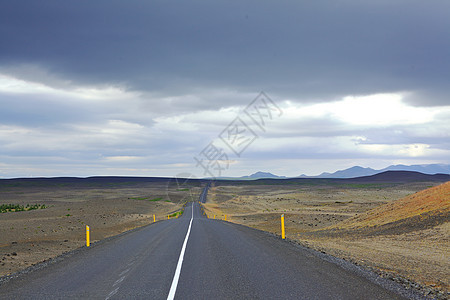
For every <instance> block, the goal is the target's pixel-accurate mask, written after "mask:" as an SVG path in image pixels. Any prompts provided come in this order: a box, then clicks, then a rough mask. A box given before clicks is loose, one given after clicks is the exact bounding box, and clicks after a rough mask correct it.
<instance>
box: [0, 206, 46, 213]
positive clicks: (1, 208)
mask: <svg viewBox="0 0 450 300" xmlns="http://www.w3.org/2000/svg"><path fill="white" fill-rule="evenodd" d="M44 208H47V206H45V204H31V205H30V204H27V205H25V206H24V205H20V204H1V205H0V213H7V212H19V211H28V210H34V209H44Z"/></svg>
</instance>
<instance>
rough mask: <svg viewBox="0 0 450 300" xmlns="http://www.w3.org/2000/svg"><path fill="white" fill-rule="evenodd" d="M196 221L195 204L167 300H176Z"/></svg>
mask: <svg viewBox="0 0 450 300" xmlns="http://www.w3.org/2000/svg"><path fill="white" fill-rule="evenodd" d="M193 219H194V203H192V216H191V222H190V223H189V228H188V231H187V233H186V237H185V238H184V243H183V247H181V253H180V257H179V258H178V264H177V269H176V270H175V275H174V276H173V280H172V285H171V286H170V291H169V295H168V296H167V300H173V299H174V298H175V293H176V291H177V286H178V280H179V279H180V274H181V266H182V265H183V258H184V251H185V250H186V245H187V242H188V239H189V234H190V233H191V227H192V220H193Z"/></svg>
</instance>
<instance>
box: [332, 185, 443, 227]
mask: <svg viewBox="0 0 450 300" xmlns="http://www.w3.org/2000/svg"><path fill="white" fill-rule="evenodd" d="M449 216H450V181H449V182H446V183H444V184H441V185H438V186H436V187H433V188H429V189H426V190H423V191H420V192H417V193H415V194H413V195H410V196H407V197H405V198H403V199H400V200H397V201H395V202H392V203H388V204H385V205H381V206H379V207H377V208H374V209H372V210H369V211H368V212H366V213H364V214H362V215H360V216H357V217H354V218H350V219H347V220H345V221H344V222H342V223H340V224H338V225H337V227H338V228H340V229H358V228H364V227H378V229H379V230H380V231H384V230H385V229H388V228H390V229H394V228H397V229H399V228H400V227H403V229H404V230H406V231H410V229H413V230H414V229H422V228H421V227H424V228H427V227H430V226H436V225H439V224H442V223H444V222H448V220H449Z"/></svg>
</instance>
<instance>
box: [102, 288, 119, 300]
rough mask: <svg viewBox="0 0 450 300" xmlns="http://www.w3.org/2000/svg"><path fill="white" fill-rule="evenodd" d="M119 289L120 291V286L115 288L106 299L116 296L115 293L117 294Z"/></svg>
mask: <svg viewBox="0 0 450 300" xmlns="http://www.w3.org/2000/svg"><path fill="white" fill-rule="evenodd" d="M118 291H119V288H115V289H114V290H113V291H112V292H111V293H109V295H108V297H106V299H105V300H108V299H110V298H111V297H112V296H114V295H115V294H117V292H118Z"/></svg>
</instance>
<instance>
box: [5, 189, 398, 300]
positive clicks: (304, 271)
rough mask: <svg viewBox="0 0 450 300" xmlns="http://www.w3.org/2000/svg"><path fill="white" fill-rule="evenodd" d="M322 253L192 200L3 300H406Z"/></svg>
mask: <svg viewBox="0 0 450 300" xmlns="http://www.w3.org/2000/svg"><path fill="white" fill-rule="evenodd" d="M202 197H206V191H205V193H203V194H202V196H201V198H200V200H201V201H204V200H205V199H204V198H202ZM92 230H95V229H94V228H92ZM319 256H320V255H316V254H314V252H313V251H310V250H308V249H304V248H302V247H300V246H296V245H293V244H291V243H289V242H286V241H283V240H281V239H279V238H278V237H276V236H273V235H270V234H268V233H264V232H261V231H258V230H254V229H251V228H248V227H244V226H240V225H236V224H232V223H228V222H224V221H221V220H213V219H207V218H205V217H204V216H203V215H202V214H201V211H200V206H199V203H197V202H195V203H188V205H187V206H186V209H185V212H184V214H183V215H182V217H180V218H178V219H172V220H165V221H160V222H157V223H155V224H151V225H149V226H146V227H144V228H141V229H139V230H135V231H131V232H129V233H127V234H124V235H121V236H119V237H116V238H112V239H110V240H107V241H105V242H102V243H98V244H95V245H93V246H92V247H90V248H86V249H83V250H82V251H77V252H76V253H75V254H74V255H72V256H69V257H67V258H65V259H64V260H62V261H59V262H57V263H54V264H51V265H49V266H47V267H45V268H42V269H40V270H37V271H34V272H31V273H29V274H25V275H23V276H20V277H19V278H16V279H13V280H11V281H9V282H7V283H4V284H3V285H1V286H0V299H66V298H77V299H78V298H79V299H172V297H174V299H404V298H403V297H401V296H399V294H397V293H394V292H392V291H388V290H387V289H385V288H383V287H381V286H380V285H377V284H375V283H373V282H372V281H370V280H368V279H366V278H365V277H364V276H359V275H358V274H357V273H358V272H354V271H350V270H347V269H346V268H343V267H342V266H339V265H338V264H335V263H332V262H329V261H326V260H324V259H322V258H320V257H319ZM177 274H178V275H177ZM397 288H398V287H397Z"/></svg>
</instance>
